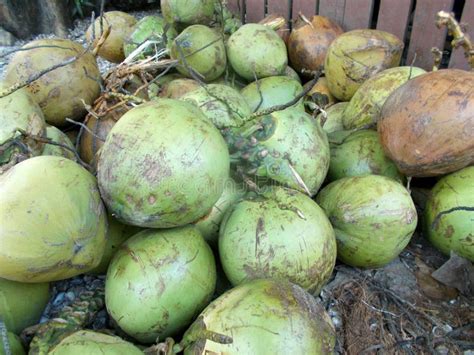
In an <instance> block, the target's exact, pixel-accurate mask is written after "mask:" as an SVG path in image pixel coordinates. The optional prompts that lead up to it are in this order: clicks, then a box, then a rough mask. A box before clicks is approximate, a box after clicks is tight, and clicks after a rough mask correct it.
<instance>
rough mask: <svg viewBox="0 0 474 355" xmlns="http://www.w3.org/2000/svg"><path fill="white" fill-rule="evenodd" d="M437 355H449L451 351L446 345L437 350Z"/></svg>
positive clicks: (439, 346)
mask: <svg viewBox="0 0 474 355" xmlns="http://www.w3.org/2000/svg"><path fill="white" fill-rule="evenodd" d="M435 354H436V355H448V354H449V349H448V348H447V347H446V346H445V345H438V346H437V347H436V348H435Z"/></svg>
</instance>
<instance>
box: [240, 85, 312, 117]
mask: <svg viewBox="0 0 474 355" xmlns="http://www.w3.org/2000/svg"><path fill="white" fill-rule="evenodd" d="M302 92H303V87H302V86H301V84H300V83H299V82H298V81H297V80H295V79H293V78H290V77H288V76H271V77H268V78H264V79H261V80H258V81H257V82H255V81H254V82H252V83H250V84H248V85H247V86H246V87H244V88H243V89H242V91H241V94H242V95H243V97H244V98H245V99H246V100H247V103H248V104H249V106H250V109H251V110H252V112H255V111H260V110H265V109H267V108H270V107H273V106H277V105H284V104H286V103H288V102H290V101H291V100H293V99H294V98H295V97H297V96H298V95H299V94H301V93H302ZM293 107H296V108H298V109H300V110H301V111H304V105H303V99H301V100H300V101H298V102H297V103H295V104H294V105H293Z"/></svg>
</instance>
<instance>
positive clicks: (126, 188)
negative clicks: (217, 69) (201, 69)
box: [98, 99, 230, 228]
mask: <svg viewBox="0 0 474 355" xmlns="http://www.w3.org/2000/svg"><path fill="white" fill-rule="evenodd" d="M229 165H230V164H229V152H228V149H227V145H226V142H225V141H224V139H223V138H222V136H221V134H220V133H219V130H218V129H217V128H215V127H214V125H212V124H211V123H210V122H209V121H208V120H207V118H206V116H204V114H203V113H202V111H200V110H199V109H198V108H196V107H195V106H193V105H192V104H190V103H188V102H184V101H177V100H171V99H160V100H157V101H151V102H149V103H146V104H142V105H139V106H137V107H135V108H133V109H131V110H130V111H128V112H127V113H126V114H125V115H123V116H122V118H121V119H120V120H119V121H118V122H117V124H116V125H115V126H114V127H113V128H112V130H111V132H110V133H109V135H108V136H107V139H106V141H105V143H104V145H103V147H102V151H101V155H100V158H99V163H98V180H99V187H100V190H101V193H102V198H103V199H104V201H105V203H106V204H107V207H108V208H109V211H110V212H111V213H113V214H114V215H115V216H116V217H117V218H118V219H119V220H121V221H122V222H125V223H126V224H131V225H136V226H140V227H152V228H169V227H176V226H180V225H184V224H188V223H192V222H194V221H196V220H198V219H199V218H201V217H203V216H204V215H206V213H208V212H209V210H210V209H211V208H212V206H214V204H215V203H216V201H217V200H218V199H219V197H220V196H221V195H222V191H223V189H224V183H225V181H226V180H227V178H228V176H229Z"/></svg>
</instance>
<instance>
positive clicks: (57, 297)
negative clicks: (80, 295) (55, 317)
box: [53, 292, 66, 307]
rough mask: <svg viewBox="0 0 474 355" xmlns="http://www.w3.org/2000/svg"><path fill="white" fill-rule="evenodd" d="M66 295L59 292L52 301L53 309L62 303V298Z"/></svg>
mask: <svg viewBox="0 0 474 355" xmlns="http://www.w3.org/2000/svg"><path fill="white" fill-rule="evenodd" d="M65 296H66V294H65V293H64V292H59V293H58V295H57V296H56V298H55V299H54V301H53V307H57V306H59V305H60V304H61V303H63V302H64V297H65Z"/></svg>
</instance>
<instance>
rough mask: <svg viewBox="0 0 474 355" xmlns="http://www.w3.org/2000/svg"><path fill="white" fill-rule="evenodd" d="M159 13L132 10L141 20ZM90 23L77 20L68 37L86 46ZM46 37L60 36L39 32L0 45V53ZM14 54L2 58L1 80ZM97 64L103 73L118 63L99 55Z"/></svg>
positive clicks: (132, 13)
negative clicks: (24, 38) (7, 44)
mask: <svg viewBox="0 0 474 355" xmlns="http://www.w3.org/2000/svg"><path fill="white" fill-rule="evenodd" d="M157 13H158V11H157V10H149V11H134V12H130V15H132V16H134V17H135V18H136V19H137V20H140V19H142V18H143V17H145V16H149V15H156V14H157ZM89 25H90V19H89V18H87V19H86V18H84V19H79V20H75V21H74V27H73V28H72V29H71V30H70V31H69V34H68V36H67V38H68V39H70V40H73V41H76V42H78V43H81V44H82V45H83V46H86V37H85V33H86V30H87V28H88V27H89ZM45 38H60V37H58V36H56V35H54V34H39V35H36V36H34V37H33V38H30V39H27V40H18V41H16V42H15V43H14V45H13V46H0V55H1V54H2V53H6V52H9V51H12V50H15V49H18V48H21V47H22V46H24V45H25V44H27V43H28V42H30V41H33V40H37V39H45ZM12 56H13V54H10V55H8V56H6V57H2V58H0V80H1V79H3V76H4V73H5V69H6V66H7V64H8V62H9V60H10V59H11V57H12ZM97 64H98V65H99V69H100V72H101V73H102V74H104V73H106V72H107V71H108V70H109V69H111V68H112V67H114V66H115V65H116V64H115V63H111V62H108V61H107V60H105V59H102V58H100V57H97Z"/></svg>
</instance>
